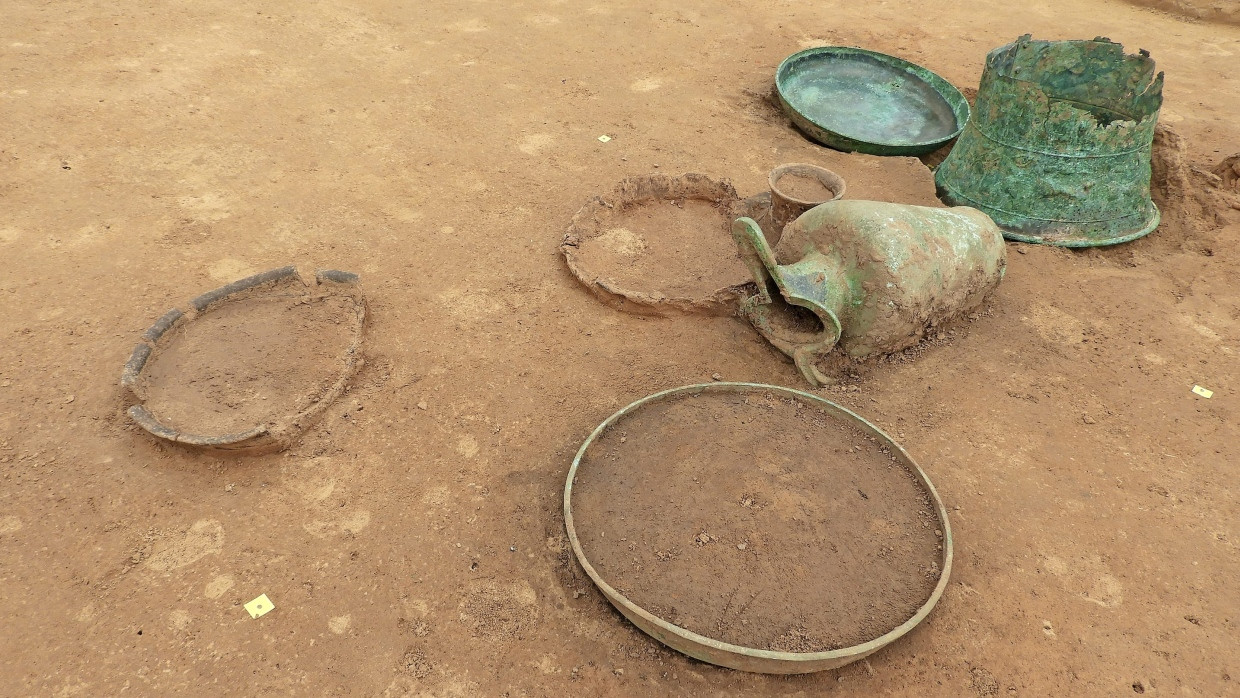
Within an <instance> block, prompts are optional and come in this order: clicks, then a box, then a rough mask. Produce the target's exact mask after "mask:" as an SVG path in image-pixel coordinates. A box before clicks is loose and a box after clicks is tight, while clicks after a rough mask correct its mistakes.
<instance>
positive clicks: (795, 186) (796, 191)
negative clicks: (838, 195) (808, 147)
mask: <svg viewBox="0 0 1240 698" xmlns="http://www.w3.org/2000/svg"><path fill="white" fill-rule="evenodd" d="M775 186H776V187H777V188H778V189H779V191H781V192H783V194H784V195H785V196H789V197H791V198H793V199H796V200H798V201H829V200H831V197H833V196H835V192H833V191H831V188H830V187H828V186H827V185H825V184H823V183H822V180H820V179H818V178H817V177H811V176H809V175H798V174H786V175H784V176H782V177H780V178H779V180H778V181H776V182H775Z"/></svg>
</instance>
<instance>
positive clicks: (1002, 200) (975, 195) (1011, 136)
mask: <svg viewBox="0 0 1240 698" xmlns="http://www.w3.org/2000/svg"><path fill="white" fill-rule="evenodd" d="M1162 86H1163V74H1162V73H1157V74H1156V73H1155V70H1154V61H1153V60H1152V59H1151V58H1150V57H1149V54H1148V53H1146V52H1145V51H1142V52H1140V53H1138V54H1136V55H1126V54H1125V53H1124V48H1123V46H1121V45H1120V44H1117V43H1114V42H1112V41H1110V40H1108V39H1105V38H1097V39H1094V40H1093V41H1035V40H1033V39H1031V38H1030V36H1029V35H1025V36H1023V37H1021V38H1020V39H1018V40H1017V41H1015V42H1013V43H1011V44H1008V45H1006V46H1001V47H999V48H997V49H995V50H994V51H991V52H990V54H989V55H988V56H987V57H986V68H985V71H984V72H983V73H982V82H981V86H980V87H979V89H978V93H977V104H976V105H975V108H974V111H973V119H972V120H971V121H970V122H969V124H968V126H966V127H965V130H964V133H962V134H961V135H960V138H959V140H957V141H956V144H955V146H954V147H953V148H952V151H951V153H950V154H949V155H948V156H947V159H946V160H944V161H943V163H942V164H941V165H939V168H938V170H937V172H936V173H935V184H936V185H937V187H938V191H939V197H940V198H942V199H943V200H944V201H946V202H947V203H949V204H954V205H962V206H973V207H976V208H978V209H981V210H982V211H985V212H986V213H987V214H988V215H990V217H991V218H993V219H994V221H995V222H996V223H998V224H999V227H1001V228H1002V229H1003V231H1004V233H1003V234H1004V236H1005V237H1007V238H1009V239H1012V240H1021V241H1023V242H1035V243H1044V244H1048V245H1060V246H1064V247H1092V246H1097V245H1113V244H1116V243H1120V242H1127V241H1128V240H1133V239H1136V238H1139V237H1141V236H1142V235H1146V234H1148V233H1150V232H1152V231H1153V230H1154V229H1155V228H1156V227H1158V221H1159V212H1158V208H1157V207H1156V206H1155V205H1154V202H1153V201H1151V199H1150V148H1151V145H1152V143H1153V139H1154V126H1155V125H1156V124H1157V122H1158V110H1159V108H1160V107H1161V106H1162Z"/></svg>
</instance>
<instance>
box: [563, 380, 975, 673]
mask: <svg viewBox="0 0 1240 698" xmlns="http://www.w3.org/2000/svg"><path fill="white" fill-rule="evenodd" d="M704 392H736V393H745V392H774V393H782V394H784V395H788V396H793V397H795V398H798V399H801V400H807V401H810V402H812V403H815V404H817V405H819V406H820V407H821V408H822V409H824V410H825V411H827V412H832V413H835V414H837V415H839V416H841V417H844V418H845V419H846V420H848V421H850V422H851V423H852V424H853V425H854V426H856V427H857V428H858V429H861V430H862V431H865V432H868V433H869V434H871V435H873V436H874V437H875V438H877V439H878V440H879V441H880V442H882V443H883V444H885V445H886V446H887V447H888V448H890V449H891V453H892V455H893V456H894V457H895V458H896V460H897V461H898V462H899V463H901V464H903V465H904V466H905V467H906V468H908V470H909V472H911V473H912V474H913V475H914V476H915V478H916V480H917V481H918V482H919V483H920V484H921V485H922V487H924V488H925V491H926V494H928V495H929V496H930V498H931V500H932V501H933V503H934V510H935V513H936V514H937V515H938V519H939V524H940V525H941V526H942V531H943V543H942V545H943V557H942V563H941V566H942V573H941V574H940V575H939V581H938V584H937V585H936V586H935V587H934V591H933V592H931V594H930V596H929V598H927V600H926V602H925V603H924V604H922V605H921V607H920V608H918V609H917V612H916V613H915V614H914V615H913V616H912V617H911V618H909V619H908V620H906V621H905V622H904V623H902V624H901V625H899V626H898V627H896V628H895V629H893V630H891V631H889V632H887V633H886V634H884V635H881V636H879V637H877V638H874V639H873V640H870V641H868V642H865V643H862V644H860V645H854V646H852V647H844V648H841V649H837V650H831V651H827V652H778V651H773V650H760V649H754V648H752V647H742V646H740V645H733V644H729V643H726V642H720V641H719V640H714V639H712V638H709V637H706V636H704V635H699V634H697V633H695V632H692V631H690V630H687V629H685V628H682V627H680V626H677V625H673V624H672V623H669V622H668V621H666V620H664V619H662V618H660V617H658V616H656V615H654V614H652V613H650V612H649V611H647V610H646V609H644V608H642V607H640V606H638V605H637V604H635V603H633V602H632V601H630V600H629V599H628V598H627V597H625V596H624V595H623V594H621V593H620V592H619V591H617V590H616V589H615V588H613V587H612V586H611V585H609V584H608V583H607V582H606V580H604V579H603V578H602V576H600V575H599V573H598V571H597V570H595V569H594V566H593V565H591V564H590V561H589V560H588V559H587V558H586V555H585V551H584V550H582V547H581V542H580V540H578V538H577V531H576V529H575V528H574V526H573V506H572V496H573V480H574V479H575V478H576V476H577V467H578V466H579V465H580V464H581V459H582V457H583V456H585V454H586V451H587V450H589V448H590V446H591V444H593V443H594V442H595V440H596V439H598V438H599V436H600V435H602V433H603V432H604V431H606V430H607V429H608V428H609V427H611V426H612V425H613V424H615V423H616V422H617V421H618V420H620V419H621V418H622V417H624V416H625V415H628V414H630V413H632V412H634V411H635V410H639V409H641V408H642V407H643V406H645V405H648V404H650V403H652V402H657V401H660V400H664V399H667V398H671V397H674V396H678V395H682V394H692V393H697V394H701V393H704ZM564 525H565V528H566V529H567V531H568V539H569V542H570V543H571V544H572V546H573V554H574V555H576V556H577V561H578V562H579V563H581V566H582V568H584V569H585V571H586V574H587V575H589V576H590V579H591V580H593V581H594V584H595V585H596V586H597V587H598V588H599V590H600V591H602V592H603V595H604V596H606V597H607V600H608V601H610V602H611V603H612V605H613V606H615V607H616V609H617V610H619V611H620V613H622V614H624V616H625V617H626V618H628V619H629V620H630V621H632V622H633V624H634V625H636V626H637V627H638V628H640V629H641V630H642V631H643V632H645V633H646V634H647V635H650V636H651V637H653V638H654V639H656V640H658V641H659V642H662V643H663V644H665V645H667V646H668V647H671V648H672V649H674V650H677V651H679V652H683V653H684V654H687V655H689V656H690V657H693V658H694V659H699V660H701V661H703V662H709V663H711V664H718V665H720V666H725V667H729V668H731V669H739V670H742V671H754V672H762V673H768V674H805V673H809V672H814V671H823V670H825V669H836V668H839V667H841V666H844V665H845V664H848V663H850V662H855V661H857V660H858V659H862V658H864V657H866V656H868V655H870V654H872V653H874V652H877V651H878V650H880V649H882V648H883V647H885V646H887V645H889V644H891V643H892V642H894V641H896V640H897V639H899V638H901V637H903V636H904V635H905V634H907V633H908V632H909V631H910V630H912V629H913V628H914V627H916V626H917V624H918V623H920V622H921V621H923V620H925V618H926V616H928V615H930V612H931V611H932V610H934V607H935V605H936V604H937V603H938V602H939V599H940V598H941V597H942V596H943V591H944V590H945V589H946V588H947V581H948V578H949V577H950V576H951V571H952V554H953V553H952V532H951V526H950V524H949V523H948V521H947V510H946V509H945V508H944V507H943V502H942V500H940V499H939V494H938V492H937V491H936V490H935V489H934V485H933V484H931V482H930V478H928V477H927V476H926V474H925V473H924V472H923V471H922V469H921V468H920V467H919V466H918V465H917V463H916V462H915V461H914V460H913V458H912V456H910V455H909V454H908V453H907V452H906V451H905V450H904V449H903V448H902V447H901V446H900V444H898V443H896V442H895V440H893V439H892V438H891V437H890V436H888V435H887V434H885V433H883V431H882V430H881V429H879V428H878V427H876V426H874V425H873V424H870V423H869V422H867V421H866V420H865V419H864V418H862V417H861V416H859V415H857V414H855V413H854V412H852V411H850V410H848V409H846V408H844V407H841V406H839V405H837V404H835V403H834V402H831V401H829V400H824V399H823V398H820V397H818V396H817V395H812V394H810V393H806V392H802V391H800V390H793V389H792V388H783V387H780V386H775V385H764V384H760V383H704V384H699V385H687V386H683V387H680V388H672V389H671V390H664V391H662V392H658V393H655V394H653V395H648V396H646V397H644V398H642V399H640V400H638V401H636V402H634V403H632V404H630V405H628V406H627V407H625V408H623V409H621V410H620V411H619V412H616V413H615V414H613V415H612V416H610V417H608V418H607V419H606V420H605V421H604V422H603V423H602V424H600V425H598V427H596V428H595V429H594V431H593V432H592V433H591V434H590V436H589V438H587V439H586V440H585V443H583V444H582V445H581V448H580V449H579V450H578V451H577V456H576V457H575V458H573V465H572V467H571V468H569V471H568V479H567V481H566V482H565V483H564Z"/></svg>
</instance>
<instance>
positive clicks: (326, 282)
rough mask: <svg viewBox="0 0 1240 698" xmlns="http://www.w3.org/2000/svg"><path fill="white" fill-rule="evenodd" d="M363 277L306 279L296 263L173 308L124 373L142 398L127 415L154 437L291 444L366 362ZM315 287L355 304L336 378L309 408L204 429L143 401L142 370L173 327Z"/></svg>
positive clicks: (334, 273)
mask: <svg viewBox="0 0 1240 698" xmlns="http://www.w3.org/2000/svg"><path fill="white" fill-rule="evenodd" d="M359 281H360V279H359V277H358V275H357V274H354V273H352V272H347V271H339V270H335V269H322V270H318V271H316V272H315V275H314V279H313V281H312V282H306V281H303V280H302V278H301V277H300V276H298V274H297V270H296V269H295V268H294V267H291V266H287V267H281V268H279V269H272V270H270V271H265V272H262V273H260V274H255V275H254V276H249V277H246V278H244V279H240V280H238V281H234V282H233V283H230V284H227V285H225V286H221V287H220V288H217V289H214V290H211V291H208V292H206V293H203V294H202V295H200V296H198V297H196V298H194V299H193V300H191V301H190V303H189V309H188V310H185V311H182V310H181V309H179V308H173V309H171V310H169V311H168V312H166V313H164V314H163V315H162V316H160V318H159V319H158V320H156V321H155V322H154V323H153V324H152V325H151V326H150V327H149V328H147V330H146V331H145V332H143V333H142V339H141V341H140V342H139V343H138V344H137V346H135V347H134V350H133V352H132V353H131V354H130V357H129V360H128V361H127V362H126V363H125V367H124V369H123V370H122V372H121V381H120V382H121V386H122V387H123V388H125V389H127V390H128V391H129V392H130V393H131V394H132V395H133V397H134V399H136V400H137V404H134V405H132V406H130V407H129V409H128V410H127V414H128V415H129V417H130V419H132V420H133V421H134V423H135V424H137V425H138V426H140V427H142V428H143V429H145V430H146V431H147V432H149V433H151V434H152V435H154V436H157V437H159V438H161V439H165V440H167V441H171V442H174V443H178V444H183V445H186V446H194V447H200V448H208V449H220V450H228V451H267V450H274V449H280V448H285V447H287V446H288V445H289V444H290V443H291V442H292V440H293V439H295V438H296V436H297V435H298V434H300V433H301V432H302V431H303V430H304V429H305V428H306V427H308V426H309V425H310V424H312V423H313V422H314V420H315V419H316V418H317V417H319V416H320V415H321V414H322V412H323V411H324V410H325V409H326V408H327V406H328V405H330V404H331V402H332V401H333V400H335V399H336V398H337V397H339V396H340V394H341V393H343V392H344V390H345V388H346V387H347V385H348V382H349V379H350V378H352V377H353V375H354V374H355V373H356V372H357V370H358V368H360V366H361V364H362V361H363V359H362V352H361V344H362V330H363V326H364V324H365V319H366V304H365V300H364V299H363V297H362V292H361V289H360V287H359ZM310 288H315V289H317V290H319V291H320V292H322V293H325V294H326V296H332V297H340V298H345V299H347V300H348V301H349V302H350V307H351V312H350V313H348V319H349V321H350V328H351V332H352V341H351V342H350V344H349V346H348V347H347V349H346V350H345V352H344V354H343V356H342V357H341V363H340V367H339V372H338V374H337V378H336V380H335V381H334V382H333V383H332V384H331V385H330V386H329V387H328V388H327V390H326V392H324V393H323V394H321V395H319V396H318V397H317V398H316V399H315V400H313V401H312V402H311V403H310V405H309V406H308V407H306V408H305V409H302V410H300V411H298V412H296V413H295V414H291V415H285V416H284V417H283V418H279V419H275V420H270V421H267V422H264V423H260V424H255V425H254V426H253V427H252V428H248V429H244V430H241V431H235V432H230V433H202V432H199V431H197V430H191V431H187V430H185V429H183V428H181V429H179V428H175V427H172V426H169V425H168V424H167V423H166V420H161V418H160V415H158V414H156V413H154V412H153V411H152V410H150V409H148V408H147V406H146V405H145V404H144V401H145V399H146V390H145V385H144V382H143V371H144V369H145V368H146V367H147V365H148V364H149V363H150V362H151V360H152V359H153V358H154V357H155V356H157V355H158V354H159V353H160V351H161V350H162V349H164V347H166V346H167V345H168V344H170V343H171V342H173V341H175V332H174V330H176V329H178V328H180V327H182V326H184V325H185V324H186V323H189V322H192V321H193V320H195V319H197V318H199V317H201V316H203V315H206V314H208V313H210V312H212V311H213V310H215V309H216V308H219V307H222V306H224V305H226V304H229V303H231V302H234V301H238V300H244V299H250V298H259V297H263V296H265V295H269V294H270V295H274V294H278V293H280V292H283V293H284V294H286V295H287V294H289V293H293V292H297V293H304V292H305V291H306V290H307V289H310ZM326 296H325V297H326ZM204 431H206V430H204Z"/></svg>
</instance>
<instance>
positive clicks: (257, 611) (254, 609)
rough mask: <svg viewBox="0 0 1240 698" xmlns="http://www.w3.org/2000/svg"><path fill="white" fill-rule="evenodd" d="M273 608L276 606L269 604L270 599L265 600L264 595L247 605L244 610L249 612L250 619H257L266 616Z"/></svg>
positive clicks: (265, 596)
mask: <svg viewBox="0 0 1240 698" xmlns="http://www.w3.org/2000/svg"><path fill="white" fill-rule="evenodd" d="M275 607H276V605H275V604H273V603H271V599H269V598H267V595H266V594H263V595H262V596H260V597H258V598H257V599H254V600H253V601H251V602H249V603H247V604H246V605H245V610H247V611H249V612H250V617H251V618H258V617H259V616H265V615H267V613H268V612H270V611H271V609H273V608H275Z"/></svg>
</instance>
